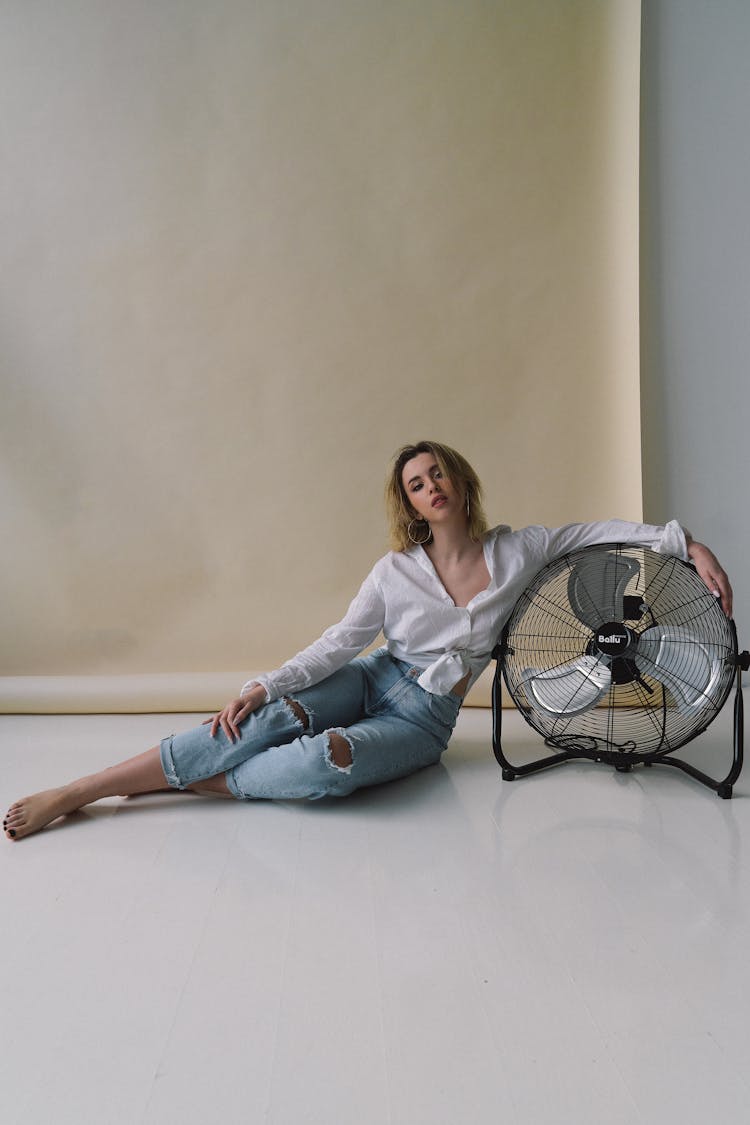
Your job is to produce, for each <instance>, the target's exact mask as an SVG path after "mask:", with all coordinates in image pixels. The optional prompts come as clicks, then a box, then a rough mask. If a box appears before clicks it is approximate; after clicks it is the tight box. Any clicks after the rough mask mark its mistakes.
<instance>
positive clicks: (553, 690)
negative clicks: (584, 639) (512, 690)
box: [522, 656, 612, 715]
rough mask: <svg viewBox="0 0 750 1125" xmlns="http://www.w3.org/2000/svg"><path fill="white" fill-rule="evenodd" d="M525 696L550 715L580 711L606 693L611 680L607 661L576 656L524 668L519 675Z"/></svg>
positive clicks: (585, 709) (575, 713)
mask: <svg viewBox="0 0 750 1125" xmlns="http://www.w3.org/2000/svg"><path fill="white" fill-rule="evenodd" d="M522 683H523V687H524V689H525V691H526V697H527V699H529V700H530V701H532V700H533V702H534V703H536V705H537V706H538V707H541V709H542V710H543V711H546V712H547V713H548V714H550V715H580V713H581V712H582V711H588V710H589V709H590V708H591V707H594V706H595V705H596V704H597V703H598V702H599V700H600V699H601V698H602V696H604V695H606V694H607V692H608V691H609V688H610V685H611V683H612V673H611V672H610V667H609V664H608V663H607V662H605V661H604V660H603V659H602V658H601V657H597V656H579V657H578V658H577V659H576V660H573V661H571V663H570V664H563V665H562V666H561V667H560V668H545V669H544V670H543V671H541V672H540V671H539V670H538V669H536V668H528V669H526V670H525V671H524V673H523V677H522Z"/></svg>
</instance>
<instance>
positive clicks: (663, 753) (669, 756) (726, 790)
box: [492, 621, 750, 800]
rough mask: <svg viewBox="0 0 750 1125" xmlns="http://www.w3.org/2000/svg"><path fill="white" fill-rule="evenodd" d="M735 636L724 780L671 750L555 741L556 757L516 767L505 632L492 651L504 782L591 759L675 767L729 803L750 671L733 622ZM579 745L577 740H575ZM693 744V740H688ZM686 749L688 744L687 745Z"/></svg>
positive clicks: (496, 739)
mask: <svg viewBox="0 0 750 1125" xmlns="http://www.w3.org/2000/svg"><path fill="white" fill-rule="evenodd" d="M730 625H731V628H732V633H733V636H734V640H735V653H736V656H735V664H736V677H735V680H736V689H735V697H734V733H733V758H732V766H731V769H730V770H729V773H728V774H727V776H726V777H724V778H722V779H721V780H719V779H717V778H714V777H709V776H708V774H706V773H703V772H702V770H699V769H697V768H696V767H695V766H693V765H691V764H690V762H686V761H684V760H683V759H682V758H676V757H674V750H672V749H670V748H669V747H667V748H666V749H663V750H656V751H649V752H641V753H639V752H638V751H635V750H628V751H627V752H625V751H623V750H617V749H614V748H613V747H611V746H597V747H595V748H593V747H591V748H589V747H586V746H582V745H581V744H580V743H578V744H576V745H572V746H567V747H560V746H556V744H555V742H554V740H553V739H548V740H547V743H546V744H547V745H549V746H552V747H554V748H556V749H557V751H558V752H557V753H555V754H547V755H546V756H545V757H544V758H538V759H537V760H536V761H535V762H527V763H526V764H525V765H514V764H513V763H512V762H510V761H509V760H508V759H507V758H506V756H505V754H504V753H503V748H502V742H501V731H502V714H503V711H502V698H501V690H500V688H501V682H502V677H503V675H504V674H505V657H506V655H507V654H508V648H507V643H506V633H505V631H504V632H503V636H502V639H501V641H500V643H499V644H498V645H496V646H495V648H494V649H493V651H492V659H493V660H495V661H496V665H495V678H494V680H493V684H492V748H493V751H494V754H495V758H496V759H497V761H498V764H499V765H500V767H501V769H502V777H503V781H515V780H516V778H518V777H525V776H526V774H530V773H538V772H539V770H544V769H549V768H550V767H551V766H557V765H560V763H562V762H567V761H570V760H571V759H573V758H588V759H589V760H590V761H593V762H604V763H606V764H607V765H610V766H614V767H615V769H616V770H618V771H619V772H620V773H628V772H629V771H630V770H631V769H632V768H633V766H635V765H644V766H654V765H664V766H674V767H675V768H676V769H679V770H682V771H683V772H684V773H687V774H689V775H690V776H691V777H694V778H695V779H696V781H699V782H700V783H701V784H702V785H706V786H708V788H709V789H713V790H714V791H715V792H716V793H718V795H719V796H720V797H723V798H724V799H725V800H728V799H729V798H730V797H731V796H732V786H733V785H734V783H735V781H736V780H737V778H738V777H739V776H740V772H741V771H742V763H743V754H744V703H743V699H742V673H743V672H747V671H748V669H750V652H747V651H745V652H740V653H738V652H737V647H738V646H737V643H736V642H737V633H736V629H735V625H734V622H733V621H730ZM705 729H706V728H705V727H703V730H700V731H696V734H695V736H694V737H697V735H699V734H702V733H703V731H704V730H705ZM573 741H574V742H575V740H573ZM688 741H690V740H688ZM683 745H684V743H683Z"/></svg>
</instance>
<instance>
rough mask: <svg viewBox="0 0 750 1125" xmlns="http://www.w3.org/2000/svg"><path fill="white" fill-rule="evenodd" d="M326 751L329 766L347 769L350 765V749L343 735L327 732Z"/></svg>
mask: <svg viewBox="0 0 750 1125" xmlns="http://www.w3.org/2000/svg"><path fill="white" fill-rule="evenodd" d="M328 751H329V759H330V762H331V765H334V766H337V767H338V769H340V770H344V769H347V768H348V767H349V766H350V765H351V764H352V748H351V745H350V744H349V742H348V740H347V739H346V738H344V736H343V734H337V733H336V731H328Z"/></svg>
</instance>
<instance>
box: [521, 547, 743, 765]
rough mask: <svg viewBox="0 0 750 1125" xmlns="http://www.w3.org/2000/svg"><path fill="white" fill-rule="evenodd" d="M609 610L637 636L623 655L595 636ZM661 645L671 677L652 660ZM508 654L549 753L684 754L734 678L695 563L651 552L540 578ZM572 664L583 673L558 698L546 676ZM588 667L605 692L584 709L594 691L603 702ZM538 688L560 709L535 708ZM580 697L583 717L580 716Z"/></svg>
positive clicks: (593, 551)
mask: <svg viewBox="0 0 750 1125" xmlns="http://www.w3.org/2000/svg"><path fill="white" fill-rule="evenodd" d="M602 575H605V577H604V578H602ZM571 576H573V578H571ZM618 580H619V584H618ZM571 584H572V585H573V586H574V587H575V591H576V592H577V604H576V606H575V608H574V606H573V605H572V604H571V598H570V591H571ZM613 606H616V607H617V610H618V611H619V612H617V620H621V621H622V623H623V625H624V626H625V628H626V630H628V631H629V635H630V637H631V645H630V649H629V652H627V653H625V655H624V656H623V657H622V658H611V657H609V656H606V655H603V654H602V652H601V651H600V650H599V649H598V648H597V647H596V640H597V637H596V632H597V627H598V626H601V625H605V624H608V623H611V621H612V615H613ZM582 607H583V608H582ZM579 614H580V615H581V616H579ZM582 617H584V618H585V620H582ZM647 631H648V632H647ZM644 634H647V635H646V636H644ZM662 636H665V637H666V638H667V640H666V641H665V642H664V643H665V644H666V645H668V646H669V649H670V651H669V655H668V672H663V671H662V669H661V668H660V666H659V660H658V657H655V653H656V651H657V648H658V645H657V644H656V643H655V642H654V640H653V638H655V637H657V638H659V637H662ZM601 639H602V638H601V635H600V636H599V640H601ZM639 642H640V645H641V651H640V652H639V648H638V646H639ZM504 650H505V657H504V662H503V674H504V677H505V682H506V684H507V687H508V690H509V692H510V694H511V696H512V698H513V701H514V703H515V704H516V707H517V708H518V709H519V711H520V712H521V714H522V715H523V716H524V718H525V719H526V721H527V722H528V723H529V724H530V725H531V726H532V727H534V729H535V730H537V731H539V733H540V734H541V735H542V736H543V737H544V739H545V741H546V742H547V743H548V744H549V745H553V746H558V747H560V748H563V749H572V750H576V749H578V750H584V751H587V752H595V751H597V750H598V749H601V750H602V751H607V750H615V751H617V752H619V753H626V754H627V753H633V754H638V755H643V754H646V755H648V754H650V753H653V754H655V755H657V754H661V753H668V752H670V751H672V750H676V749H677V748H678V747H679V746H683V745H684V744H685V743H686V742H688V741H690V739H692V738H694V737H695V736H696V735H697V734H700V733H701V731H703V730H705V728H706V727H707V726H708V724H709V723H710V722H711V721H712V719H713V718H714V717H715V716H716V715H717V714H718V712H719V711H720V710H721V708H722V706H723V704H724V702H725V701H726V698H727V695H728V694H729V691H730V689H731V686H732V682H733V679H734V676H735V670H736V654H737V644H736V639H735V636H734V631H733V629H732V628H731V625H730V623H729V621H728V620H727V618H726V616H725V615H724V613H723V612H722V610H721V607H720V605H719V603H718V600H717V599H716V598H714V597H713V596H712V594H711V593H710V592H709V591H708V590H707V589H706V586H705V584H704V583H703V581H702V580H701V579H700V578H699V576H698V574H697V573H696V571H695V570H694V568H693V567H692V566H691V565H689V564H688V563H684V562H682V560H680V559H677V558H675V557H673V556H671V555H661V554H658V553H657V552H655V551H651V550H649V549H648V548H645V547H637V546H627V545H622V544H605V545H602V546H597V547H585V548H583V549H581V550H579V551H575V552H572V553H571V554H569V555H565V556H563V557H562V558H560V559H556V560H555V561H554V562H552V563H550V564H549V565H548V566H546V567H545V568H544V569H543V570H542V571H540V573H539V574H538V575H537V577H536V578H535V580H534V581H533V583H532V584H531V585H530V586H529V587H528V588H527V589H526V591H525V592H524V593H523V594H522V595H521V596H520V597H519V599H518V601H517V602H516V605H515V608H514V610H513V613H512V614H511V616H510V618H509V620H508V623H507V626H506V629H505V633H504ZM636 656H637V665H636V663H635V658H634V657H636ZM570 667H573V668H575V669H576V670H577V671H576V674H575V675H568V676H566V675H565V674H563V675H562V678H561V680H560V681H558V683H559V685H560V686H557V685H556V686H555V687H554V689H550V688H549V687H548V685H549V684H550V683H551V681H550V680H549V679H547V678H545V673H546V675H547V676H552V677H554V676H555V674H556V673H555V670H556V669H557V670H562V672H563V673H564V671H565V669H566V668H570ZM592 667H593V668H594V675H595V676H596V675H599V676H602V677H603V682H604V681H606V686H605V687H604V688H602V694H601V696H600V697H599V698H598V700H596V701H595V702H593V704H592V705H591V706H589V707H586V692H588V693H589V695H590V696H591V698H592V699H595V697H596V694H597V691H596V685H594V694H593V695H592V694H591V680H590V679H586V677H587V676H589V671H590V669H591V668H592ZM581 668H583V669H585V671H584V672H583V673H581V672H580V669H581ZM706 669H709V670H710V674H708V673H707V671H706ZM537 677H540V678H537ZM660 677H661V678H660ZM581 682H583V685H584V689H585V690H584V691H583V692H582V691H581V686H580V685H581ZM538 684H542V686H543V687H544V692H545V693H546V697H547V698H548V699H549V698H554V700H555V702H554V705H551V704H548V706H546V707H545V706H540V705H539V701H538V699H537V698H536V697H535V685H538ZM555 692H556V693H557V695H555V694H554V693H555ZM579 696H580V698H581V699H582V700H583V704H582V705H580V706H582V707H583V708H584V709H578V710H577V708H578V707H579V704H578V702H577V698H578V697H579Z"/></svg>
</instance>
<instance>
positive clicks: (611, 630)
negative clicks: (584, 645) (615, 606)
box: [593, 621, 635, 656]
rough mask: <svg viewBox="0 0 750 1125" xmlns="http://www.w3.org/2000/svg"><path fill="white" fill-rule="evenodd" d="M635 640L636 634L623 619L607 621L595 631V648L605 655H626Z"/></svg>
mask: <svg viewBox="0 0 750 1125" xmlns="http://www.w3.org/2000/svg"><path fill="white" fill-rule="evenodd" d="M634 640H635V634H634V633H633V630H632V629H629V628H628V626H627V625H623V623H622V622H621V621H606V622H605V623H604V625H600V626H599V628H598V629H597V630H596V632H595V633H594V637H593V642H594V649H595V650H596V651H598V652H602V653H604V655H605V656H624V655H625V653H626V652H627V651H628V649H629V648H630V647H631V645H632V644H633V642H634Z"/></svg>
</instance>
